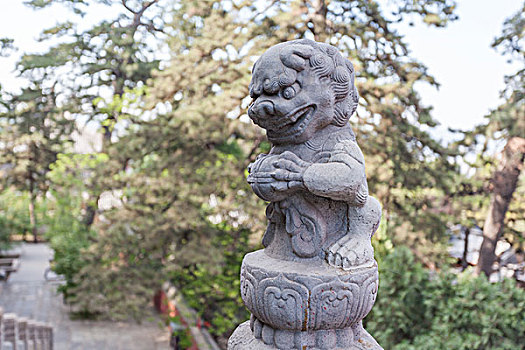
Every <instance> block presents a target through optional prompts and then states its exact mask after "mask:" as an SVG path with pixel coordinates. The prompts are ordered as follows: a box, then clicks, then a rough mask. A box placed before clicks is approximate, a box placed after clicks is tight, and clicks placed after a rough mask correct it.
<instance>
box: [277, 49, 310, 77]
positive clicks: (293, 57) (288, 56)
mask: <svg viewBox="0 0 525 350" xmlns="http://www.w3.org/2000/svg"><path fill="white" fill-rule="evenodd" d="M313 54H314V49H313V48H312V47H311V46H306V45H288V46H285V47H283V48H282V49H281V52H280V53H279V58H280V59H281V61H282V62H283V63H284V65H285V66H287V67H290V68H292V69H295V70H296V71H299V72H300V71H302V70H303V69H305V68H306V60H307V59H308V58H310V57H312V56H313Z"/></svg>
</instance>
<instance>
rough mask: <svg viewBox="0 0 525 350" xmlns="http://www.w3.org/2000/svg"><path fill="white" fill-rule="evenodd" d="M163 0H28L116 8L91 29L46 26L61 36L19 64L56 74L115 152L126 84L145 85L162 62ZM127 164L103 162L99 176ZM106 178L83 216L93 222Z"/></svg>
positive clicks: (82, 8) (46, 34) (40, 4)
mask: <svg viewBox="0 0 525 350" xmlns="http://www.w3.org/2000/svg"><path fill="white" fill-rule="evenodd" d="M159 2H160V0H152V1H135V0H123V1H122V2H120V3H119V4H116V3H114V2H111V1H105V0H92V1H76V0H65V1H62V0H47V1H41V0H32V1H27V2H26V4H28V5H29V6H32V7H34V8H35V9H38V8H44V7H47V6H52V5H55V4H65V5H68V6H70V8H71V9H72V10H73V12H74V13H76V14H78V15H79V16H81V17H82V16H84V15H85V13H86V9H87V6H89V5H90V4H91V5H93V4H99V5H104V6H107V9H108V12H110V13H112V14H113V13H114V14H116V15H115V16H112V17H113V18H111V19H107V20H103V21H101V22H100V23H98V24H96V25H94V26H93V27H92V28H89V29H87V30H79V29H78V25H77V24H76V23H73V22H71V21H67V22H62V23H58V24H57V25H56V26H54V27H53V28H49V29H46V30H44V31H43V32H42V35H41V37H40V40H42V41H44V40H50V39H53V40H56V39H57V38H62V40H61V41H62V42H61V43H59V44H56V45H54V46H52V47H51V48H50V49H49V51H48V52H45V53H43V54H25V55H23V56H22V59H21V60H20V62H19V66H18V70H19V71H20V72H21V73H22V74H24V73H27V72H29V73H31V74H40V75H42V76H43V77H49V76H53V77H57V78H56V79H57V80H58V85H59V87H60V88H61V89H62V90H63V91H67V92H68V94H69V96H68V97H67V98H68V100H69V101H72V102H73V101H74V102H75V106H76V109H75V110H74V111H71V112H73V113H79V114H81V115H82V116H87V117H88V122H89V121H91V120H96V121H97V122H98V123H96V125H99V126H100V128H101V131H102V134H103V142H102V152H105V153H108V152H110V150H109V146H110V145H111V143H112V141H114V139H113V137H114V134H115V124H116V122H117V121H118V120H119V118H123V117H124V116H125V115H126V111H125V110H123V103H122V100H123V96H124V94H125V91H126V89H134V88H136V87H138V86H141V85H144V84H145V83H146V81H147V80H148V79H149V78H150V77H151V71H152V70H153V69H155V68H158V64H159V60H158V59H157V58H156V55H155V52H156V49H157V47H155V43H156V40H155V37H156V35H157V34H159V33H162V32H163V29H162V26H163V21H162V16H161V15H162V12H161V10H160V9H159V5H158V3H159ZM112 166H114V167H117V168H121V167H122V166H123V165H122V164H115V163H111V162H110V163H106V164H105V166H101V167H100V168H99V169H98V171H100V172H101V173H100V176H99V177H100V178H101V179H103V178H105V177H108V176H110V174H111V173H112V172H114V171H115V170H114V169H113V168H112ZM104 189H105V184H104V183H103V182H102V183H99V184H97V187H96V188H93V189H91V190H90V191H89V193H90V198H88V200H87V202H88V203H89V204H88V206H87V207H86V214H85V217H84V221H85V223H86V224H87V225H88V226H89V225H91V224H92V223H93V221H94V219H95V216H96V213H97V209H98V200H99V197H100V194H101V193H102V191H103V190H104Z"/></svg>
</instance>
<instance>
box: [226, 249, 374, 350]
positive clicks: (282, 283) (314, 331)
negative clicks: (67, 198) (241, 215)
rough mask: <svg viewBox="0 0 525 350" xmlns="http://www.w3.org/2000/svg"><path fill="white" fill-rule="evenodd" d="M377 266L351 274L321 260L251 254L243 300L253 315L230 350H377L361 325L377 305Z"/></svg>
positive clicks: (243, 274) (243, 278)
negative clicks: (300, 259) (298, 259)
mask: <svg viewBox="0 0 525 350" xmlns="http://www.w3.org/2000/svg"><path fill="white" fill-rule="evenodd" d="M377 287H378V274H377V265H376V264H375V262H374V263H373V264H371V265H369V266H361V267H356V268H354V269H352V270H349V271H344V270H342V269H333V268H331V267H330V266H329V265H328V264H327V263H326V262H324V261H323V260H321V259H318V258H314V259H312V260H311V261H304V260H303V261H300V262H299V261H285V260H281V259H275V258H272V257H270V256H268V255H267V254H266V253H265V252H264V251H263V250H259V251H256V252H253V253H250V254H247V255H246V257H245V258H244V261H243V265H242V270H241V295H242V298H243V301H244V303H245V305H246V307H247V308H248V309H249V310H250V311H251V313H252V317H251V320H250V321H249V322H245V323H243V324H241V325H240V326H239V327H238V328H237V329H236V330H235V332H234V333H233V335H232V336H231V338H230V340H229V344H228V349H229V350H241V349H242V350H249V349H250V350H258V349H261V350H262V349H301V350H303V349H326V350H328V349H330V350H333V349H345V350H346V349H376V350H379V349H381V347H380V346H379V345H378V344H377V342H376V341H375V340H374V339H373V338H372V337H371V336H370V335H369V334H368V333H367V332H366V331H365V330H364V329H363V327H362V319H363V318H364V317H365V316H366V315H367V314H368V313H369V312H370V310H371V309H372V306H373V304H374V302H375V299H376V295H377Z"/></svg>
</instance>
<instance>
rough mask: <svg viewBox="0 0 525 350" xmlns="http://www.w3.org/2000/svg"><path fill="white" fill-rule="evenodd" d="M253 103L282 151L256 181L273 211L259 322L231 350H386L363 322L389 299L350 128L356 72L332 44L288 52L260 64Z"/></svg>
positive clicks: (255, 173)
mask: <svg viewBox="0 0 525 350" xmlns="http://www.w3.org/2000/svg"><path fill="white" fill-rule="evenodd" d="M250 95H251V96H252V98H253V99H254V102H253V103H252V105H251V106H250V108H249V110H248V115H249V116H250V118H251V119H252V120H253V121H254V123H256V124H257V125H259V126H261V127H262V128H264V129H266V132H267V136H268V140H269V141H270V142H271V143H272V148H271V151H270V152H269V154H262V155H259V156H258V157H257V159H256V161H255V162H254V163H252V164H250V167H249V173H250V175H249V176H248V182H249V183H250V185H251V187H252V189H253V190H254V192H255V193H256V194H257V195H258V196H259V197H261V198H262V199H264V200H266V201H268V202H270V204H269V205H268V207H267V210H266V216H267V218H268V227H267V229H266V232H265V234H264V237H263V245H264V247H265V249H264V251H262V250H261V251H257V252H254V253H250V254H248V255H246V257H245V258H244V261H243V266H242V270H241V293H242V297H243V301H244V303H245V305H246V307H247V308H248V309H249V310H250V311H251V313H252V319H251V322H250V326H246V323H244V324H242V325H241V326H239V328H238V329H237V330H236V332H235V333H234V334H233V335H232V337H231V338H230V343H229V348H230V349H365V348H366V349H381V347H380V346H379V345H377V343H376V342H375V341H374V340H373V338H372V337H371V336H370V335H369V334H368V333H366V331H364V329H363V328H362V322H361V321H362V319H363V318H364V317H365V316H366V315H367V314H368V313H369V312H370V310H371V308H372V306H373V304H374V302H375V298H376V294H377V287H378V275H377V265H376V262H375V260H374V252H373V248H372V245H371V242H370V239H371V237H372V235H373V234H374V232H375V231H376V229H377V226H378V225H379V221H380V218H381V206H380V204H379V203H378V202H377V200H375V199H374V198H373V197H370V196H369V195H368V185H367V181H366V175H365V162H364V157H363V154H362V153H361V150H360V149H359V146H358V145H357V142H356V138H355V135H354V133H353V131H352V129H351V127H350V125H349V124H348V119H349V118H350V116H351V115H352V113H353V112H354V111H355V109H356V107H357V101H358V93H357V90H356V89H355V86H354V68H353V66H352V64H351V63H350V62H349V61H348V60H346V59H344V58H343V57H342V56H341V55H340V53H339V52H338V51H337V49H336V48H334V47H332V46H330V45H327V44H321V43H316V42H314V41H310V40H297V41H291V42H287V43H282V44H278V45H275V46H274V47H272V48H270V49H269V50H268V51H267V52H266V53H264V54H263V55H262V56H261V58H260V59H259V60H258V61H257V62H256V63H255V65H254V69H253V77H252V82H251V83H250Z"/></svg>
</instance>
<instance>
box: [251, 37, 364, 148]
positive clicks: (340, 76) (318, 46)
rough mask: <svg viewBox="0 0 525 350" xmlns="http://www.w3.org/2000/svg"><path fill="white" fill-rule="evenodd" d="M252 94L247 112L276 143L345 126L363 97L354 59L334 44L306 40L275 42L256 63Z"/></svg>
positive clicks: (294, 141)
mask: <svg viewBox="0 0 525 350" xmlns="http://www.w3.org/2000/svg"><path fill="white" fill-rule="evenodd" d="M250 96H251V97H252V98H253V99H254V101H253V103H252V105H251V106H250V108H249V109H248V115H249V116H250V118H251V119H252V120H253V122H254V123H255V124H257V125H259V126H261V127H262V128H264V129H266V131H267V135H268V139H269V140H270V141H271V142H273V143H276V144H283V143H302V142H304V141H307V140H309V139H310V138H311V137H312V136H313V135H314V134H315V132H316V131H318V130H320V129H322V128H324V127H326V126H327V125H330V124H333V125H336V126H343V125H345V124H347V122H348V119H349V118H350V116H351V115H352V114H353V113H354V111H355V109H356V107H357V102H358V99H359V95H358V93H357V90H356V88H355V86H354V67H353V65H352V63H351V62H350V61H348V60H346V59H344V58H343V57H342V56H341V54H340V53H339V51H338V50H337V49H336V48H335V47H333V46H331V45H328V44H323V43H317V42H315V41H312V40H306V39H302V40H295V41H290V42H285V43H281V44H277V45H275V46H273V47H271V48H270V49H269V50H268V51H266V52H265V53H264V54H263V55H262V56H261V57H260V58H259V60H257V62H255V64H254V66H253V76H252V81H251V83H250Z"/></svg>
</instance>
